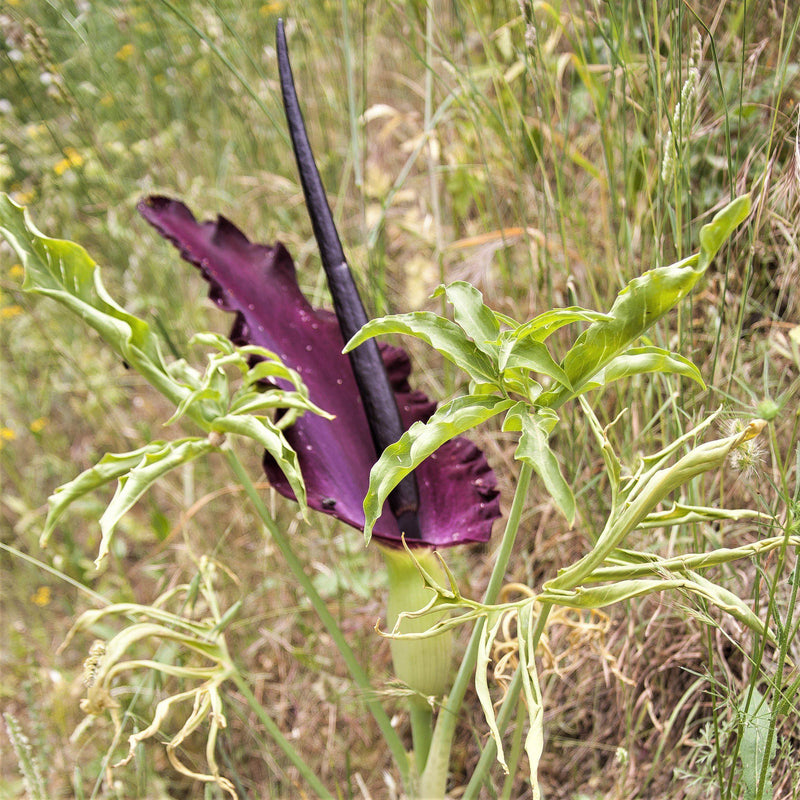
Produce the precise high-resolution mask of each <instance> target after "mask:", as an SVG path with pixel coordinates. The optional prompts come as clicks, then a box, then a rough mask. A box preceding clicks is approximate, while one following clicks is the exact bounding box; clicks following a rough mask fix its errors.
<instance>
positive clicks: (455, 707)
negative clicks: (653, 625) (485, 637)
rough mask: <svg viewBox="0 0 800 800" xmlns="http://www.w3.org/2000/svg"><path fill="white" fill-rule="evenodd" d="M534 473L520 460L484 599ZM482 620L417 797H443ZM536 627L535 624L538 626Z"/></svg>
mask: <svg viewBox="0 0 800 800" xmlns="http://www.w3.org/2000/svg"><path fill="white" fill-rule="evenodd" d="M532 476H533V468H532V467H531V466H530V464H527V463H525V462H523V464H522V467H521V468H520V471H519V479H518V481H517V489H516V491H515V492H514V500H513V502H512V504H511V511H510V512H509V515H508V521H507V522H506V529H505V531H504V532H503V540H502V541H501V542H500V549H499V550H498V552H497V560H496V561H495V564H494V568H493V569H492V574H491V577H490V578H489V585H488V586H487V587H486V593H485V594H484V597H483V602H484V603H487V604H490V603H494V602H495V600H497V595H498V594H499V592H500V588H501V587H502V585H503V580H504V578H505V573H506V568H507V567H508V562H509V560H510V558H511V553H512V551H513V549H514V543H515V542H516V539H517V531H518V530H519V523H520V519H521V518H522V510H523V508H524V507H525V498H526V497H527V495H528V487H529V486H530V483H531V477H532ZM485 624H486V621H485V620H480V621H479V622H478V623H477V625H476V626H475V630H474V631H473V632H472V636H471V637H470V640H469V644H468V645H467V651H466V653H464V658H463V660H462V661H461V666H460V667H459V670H458V674H457V675H456V679H455V681H454V682H453V688H452V689H451V691H450V695H449V696H448V697H447V699H446V700H445V702H444V705H443V706H442V710H441V711H440V712H439V717H438V719H437V720H436V727H435V729H434V732H433V740H432V743H431V750H430V754H429V756H428V763H427V764H426V765H425V769H424V771H423V773H422V775H421V777H420V786H419V797H424V798H434V797H444V794H445V790H446V788H447V772H448V769H449V767H450V751H451V749H452V746H453V734H454V733H455V729H456V722H458V714H459V711H460V710H461V704H462V703H463V702H464V695H465V694H466V692H467V687H468V686H469V683H470V680H471V679H472V676H473V673H474V671H475V664H476V662H477V660H478V647H479V645H480V640H481V636H482V634H483V628H484V625H485ZM537 630H538V627H537Z"/></svg>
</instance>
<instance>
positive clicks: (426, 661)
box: [380, 547, 453, 772]
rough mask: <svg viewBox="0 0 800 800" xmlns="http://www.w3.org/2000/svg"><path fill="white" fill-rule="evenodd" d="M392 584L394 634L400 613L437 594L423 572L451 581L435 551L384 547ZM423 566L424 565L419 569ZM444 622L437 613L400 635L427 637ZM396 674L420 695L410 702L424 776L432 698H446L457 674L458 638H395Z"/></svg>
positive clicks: (404, 627) (405, 625)
mask: <svg viewBox="0 0 800 800" xmlns="http://www.w3.org/2000/svg"><path fill="white" fill-rule="evenodd" d="M380 551H381V554H382V555H383V559H384V561H385V563H386V571H387V575H388V579H389V600H388V604H387V610H386V616H387V624H388V628H389V630H393V629H394V628H395V625H396V624H397V621H398V618H399V617H400V614H401V613H402V612H404V611H418V610H419V609H421V608H424V607H425V606H426V605H427V604H428V603H429V602H430V599H431V596H432V595H431V590H430V589H429V588H427V587H426V586H425V582H424V581H423V579H422V576H421V574H420V571H419V567H422V568H423V569H424V570H425V571H426V572H428V573H429V574H430V575H431V576H432V577H433V578H434V579H435V580H437V581H440V582H446V576H445V574H444V571H443V570H442V567H441V565H440V564H439V561H438V559H437V558H436V555H435V553H434V551H433V550H429V549H424V548H416V549H415V550H414V551H413V554H412V553H411V552H409V551H407V550H399V549H397V548H390V547H381V548H380ZM418 565H419V566H418ZM442 617H443V613H442V612H432V613H430V614H426V615H425V616H423V617H417V618H413V619H403V620H401V621H400V625H399V631H398V632H399V633H424V632H425V631H427V630H429V629H430V628H431V627H432V626H433V625H434V624H436V623H437V622H439V620H441V619H442ZM391 650H392V662H393V664H394V673H395V675H396V676H397V678H398V679H399V680H401V681H402V682H403V683H404V684H406V685H407V686H408V687H409V688H410V689H411V690H412V691H413V692H414V693H415V694H414V695H412V696H411V697H410V698H409V714H410V717H411V735H412V738H413V742H414V761H415V767H416V769H417V771H418V772H421V771H422V770H423V769H424V768H425V764H426V761H427V759H428V750H429V748H430V743H431V729H432V725H433V713H432V709H431V704H430V702H429V698H440V697H441V696H442V695H444V693H445V692H446V691H447V688H448V686H449V683H450V676H451V674H452V670H453V635H452V632H451V631H444V632H443V633H440V634H439V635H438V636H432V637H430V638H424V639H392V640H391Z"/></svg>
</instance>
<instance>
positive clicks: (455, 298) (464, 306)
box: [433, 281, 500, 360]
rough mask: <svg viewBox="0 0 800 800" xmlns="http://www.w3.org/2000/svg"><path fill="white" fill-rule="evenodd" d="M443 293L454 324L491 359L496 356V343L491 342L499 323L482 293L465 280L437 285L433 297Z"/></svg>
mask: <svg viewBox="0 0 800 800" xmlns="http://www.w3.org/2000/svg"><path fill="white" fill-rule="evenodd" d="M442 294H444V295H445V296H446V297H447V300H448V302H449V303H450V304H451V305H452V306H453V317H454V318H455V321H456V324H457V325H459V326H460V327H461V328H463V330H464V332H465V333H466V334H467V336H469V337H470V338H471V339H472V341H473V342H474V343H475V345H476V347H477V348H478V349H479V350H481V351H482V352H484V353H486V355H488V356H489V357H490V358H491V359H492V360H494V359H495V358H496V357H497V345H495V344H493V343H494V342H495V341H496V340H497V337H498V336H499V334H500V324H499V323H498V320H497V317H496V316H495V314H494V312H493V311H492V310H491V309H490V308H488V307H487V306H485V305H484V303H483V295H482V294H481V293H480V292H479V291H478V290H477V289H476V288H475V287H474V286H472V284H469V283H467V282H466V281H454V282H453V283H451V284H448V285H447V286H439V287H438V288H437V289H436V290H435V291H434V293H433V297H440V296H441V295H442Z"/></svg>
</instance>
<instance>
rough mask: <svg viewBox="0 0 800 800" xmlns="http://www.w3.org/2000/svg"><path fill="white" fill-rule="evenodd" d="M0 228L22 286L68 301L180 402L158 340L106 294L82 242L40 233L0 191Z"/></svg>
mask: <svg viewBox="0 0 800 800" xmlns="http://www.w3.org/2000/svg"><path fill="white" fill-rule="evenodd" d="M0 231H2V232H3V234H4V235H5V237H6V239H7V240H8V241H9V243H10V244H11V246H12V247H13V248H14V249H15V250H16V252H17V255H18V256H19V258H20V260H21V261H22V264H23V267H24V268H25V280H24V281H23V284H22V288H23V289H24V290H25V291H28V292H35V293H37V294H42V295H45V296H46V297H50V298H52V299H53V300H56V301H58V302H59V303H61V304H62V305H64V306H66V307H67V308H68V309H70V311H72V312H74V313H75V314H77V315H78V316H79V317H81V319H83V320H84V321H85V322H86V323H88V324H89V325H91V327H93V328H94V329H95V330H96V331H97V332H98V333H99V334H100V336H102V338H103V339H104V340H105V341H106V342H108V344H110V345H111V346H112V347H113V348H114V349H115V350H116V351H117V353H119V354H120V356H121V357H122V358H123V359H124V361H125V362H126V363H128V364H129V365H130V366H132V367H133V368H135V369H136V370H137V371H138V372H140V373H141V374H142V375H144V376H145V377H146V378H147V379H148V380H149V381H150V382H151V383H152V384H153V385H154V386H156V387H157V388H158V389H159V390H160V391H162V392H163V393H164V394H165V395H166V396H167V397H169V398H170V399H171V400H173V401H174V402H175V403H178V402H180V400H181V398H182V397H183V395H184V393H185V391H186V390H185V389H184V387H182V386H180V385H179V384H178V383H176V382H175V381H174V380H173V379H172V377H171V376H170V374H169V373H168V371H167V369H166V366H165V365H164V361H163V358H162V356H161V352H160V350H159V346H158V339H157V338H156V337H155V336H154V335H153V333H152V332H151V331H150V328H149V326H148V325H147V323H146V322H144V320H141V319H139V318H138V317H135V316H133V314H129V313H128V312H127V311H125V309H124V308H122V307H121V306H119V305H117V303H115V302H114V300H113V299H112V298H111V297H110V296H109V294H108V292H106V290H105V287H104V286H103V283H102V281H101V280H100V272H99V270H98V269H97V265H96V264H95V262H94V261H92V259H91V258H90V256H89V254H88V253H87V252H86V251H85V250H84V249H83V248H82V247H80V246H79V245H77V244H75V243H74V242H68V241H65V240H62V239H50V238H49V237H47V236H45V235H44V234H42V233H41V232H40V231H38V230H37V229H36V228H35V227H34V225H33V223H32V222H31V220H30V218H29V217H28V214H27V212H26V211H25V210H24V209H23V208H22V207H21V206H18V205H17V204H16V203H14V202H13V201H12V200H11V198H10V197H8V195H6V194H2V193H0Z"/></svg>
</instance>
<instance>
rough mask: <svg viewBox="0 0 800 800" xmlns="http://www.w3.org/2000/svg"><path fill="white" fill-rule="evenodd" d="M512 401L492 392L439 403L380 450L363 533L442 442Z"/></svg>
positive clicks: (372, 473) (366, 503) (371, 477)
mask: <svg viewBox="0 0 800 800" xmlns="http://www.w3.org/2000/svg"><path fill="white" fill-rule="evenodd" d="M514 404H515V403H514V401H513V400H508V399H505V398H502V397H496V396H493V395H483V396H479V397H475V396H473V395H467V396H466V397H457V398H456V399H455V400H451V401H450V402H449V403H445V404H444V405H443V406H440V407H439V408H438V409H437V410H436V411H435V412H434V414H433V415H432V416H431V418H430V419H429V420H428V421H427V422H415V423H414V424H413V425H412V426H411V427H410V428H409V429H408V430H407V431H406V432H405V433H404V434H403V435H402V436H401V437H400V439H399V440H398V441H397V442H395V443H394V444H392V445H389V447H387V448H386V450H384V451H383V453H382V454H381V457H380V458H379V459H378V461H377V463H376V464H375V465H374V466H373V467H372V470H371V471H370V474H369V491H368V492H367V496H366V498H364V514H365V516H366V524H365V526H364V536H365V537H366V540H367V542H369V540H370V536H371V534H372V528H373V526H374V525H375V522H376V521H377V519H378V517H380V515H381V511H382V510H383V504H384V502H385V501H386V498H387V497H389V494H390V493H391V491H392V489H394V487H395V486H397V484H398V483H400V481H401V480H402V479H403V478H404V477H405V476H406V475H408V473H409V472H411V471H412V470H413V469H416V467H418V466H419V465H420V464H421V463H422V462H423V461H424V460H425V459H426V458H427V457H428V456H429V455H431V454H432V453H434V452H435V451H436V450H438V448H439V447H441V446H442V445H443V444H444V443H445V442H447V441H449V440H450V439H453V438H455V437H456V436H459V435H460V434H462V433H464V432H465V431H468V430H470V428H474V427H475V426H476V425H480V424H481V423H482V422H486V420H489V419H491V418H492V417H494V416H496V415H497V414H501V413H502V412H503V411H505V410H506V409H508V408H510V407H511V406H513V405H514Z"/></svg>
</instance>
